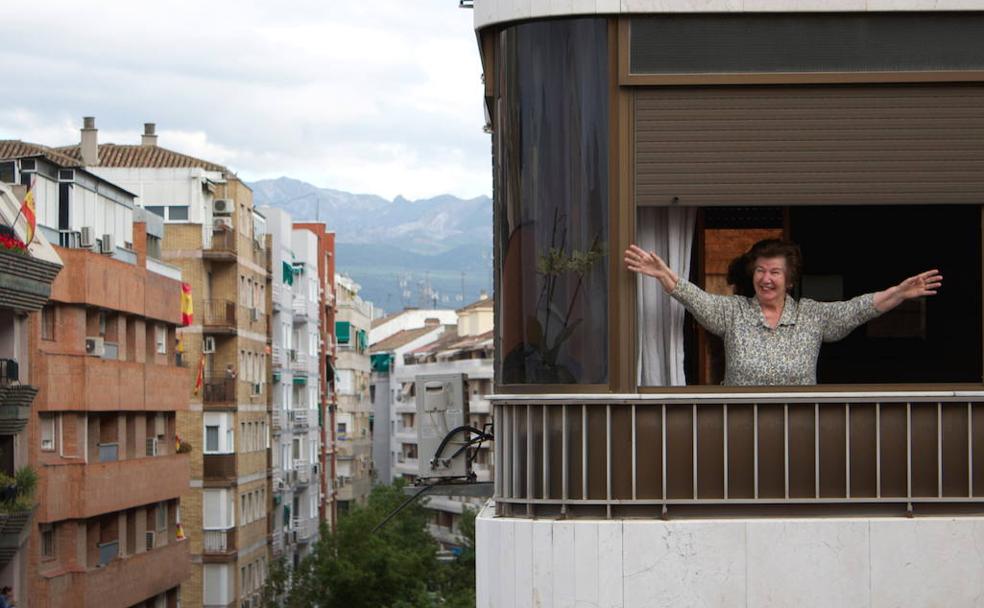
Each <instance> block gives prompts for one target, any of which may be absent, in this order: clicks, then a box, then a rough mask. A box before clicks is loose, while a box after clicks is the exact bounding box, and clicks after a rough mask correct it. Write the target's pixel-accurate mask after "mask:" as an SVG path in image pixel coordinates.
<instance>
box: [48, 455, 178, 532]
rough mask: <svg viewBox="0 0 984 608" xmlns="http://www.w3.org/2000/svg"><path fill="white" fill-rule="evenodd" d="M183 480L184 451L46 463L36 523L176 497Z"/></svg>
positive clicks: (78, 516) (81, 517) (73, 517)
mask: <svg viewBox="0 0 984 608" xmlns="http://www.w3.org/2000/svg"><path fill="white" fill-rule="evenodd" d="M147 480H153V483H147ZM188 483H189V464H188V455H187V454H173V455H170V456H154V457H147V458H132V459H129V460H117V461H109V462H90V463H89V464H83V463H77V464H75V463H73V464H53V465H45V467H44V471H43V475H42V477H41V484H42V485H44V487H45V494H44V496H45V500H43V501H42V502H41V504H40V505H39V506H38V511H37V516H38V519H39V521H41V522H53V521H61V520H64V519H86V518H88V517H94V516H96V515H101V514H103V513H110V512H113V511H123V510H125V509H129V508H131V507H135V506H139V505H146V504H151V503H155V502H160V501H164V500H171V499H174V498H178V497H179V496H181V495H182V494H183V493H184V492H185V491H186V490H187V489H188Z"/></svg>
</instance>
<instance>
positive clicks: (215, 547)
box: [202, 528, 236, 553]
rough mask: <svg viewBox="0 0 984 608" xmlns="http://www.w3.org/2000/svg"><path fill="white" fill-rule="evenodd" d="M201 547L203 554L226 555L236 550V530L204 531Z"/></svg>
mask: <svg viewBox="0 0 984 608" xmlns="http://www.w3.org/2000/svg"><path fill="white" fill-rule="evenodd" d="M204 532H205V534H204V539H203V542H202V547H203V550H204V552H205V553H228V552H230V551H235V550H236V529H235V528H229V529H228V530H205V531H204Z"/></svg>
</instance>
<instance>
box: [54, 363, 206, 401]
mask: <svg viewBox="0 0 984 608" xmlns="http://www.w3.org/2000/svg"><path fill="white" fill-rule="evenodd" d="M42 373H43V374H44V375H43V379H42V380H41V382H39V384H41V385H43V386H44V387H45V390H44V391H43V395H42V396H41V397H40V398H39V400H38V404H37V407H38V408H39V409H41V410H49V409H56V410H88V411H119V410H129V411H134V410H151V411H183V410H186V409H188V387H189V386H191V383H192V382H193V379H192V376H191V373H192V372H191V370H190V369H189V368H186V367H178V366H172V365H155V364H153V363H137V362H134V361H117V360H112V359H101V358H98V357H89V356H86V355H54V354H50V355H47V357H46V365H45V366H44V367H43V368H42Z"/></svg>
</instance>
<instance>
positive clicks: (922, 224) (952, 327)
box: [637, 205, 982, 387]
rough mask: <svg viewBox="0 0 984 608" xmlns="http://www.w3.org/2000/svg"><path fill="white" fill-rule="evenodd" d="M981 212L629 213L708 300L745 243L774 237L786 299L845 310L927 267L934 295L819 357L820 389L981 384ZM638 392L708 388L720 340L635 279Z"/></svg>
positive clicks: (763, 209)
mask: <svg viewBox="0 0 984 608" xmlns="http://www.w3.org/2000/svg"><path fill="white" fill-rule="evenodd" d="M981 226H982V210H981V207H979V206H976V205H880V206H879V205H860V206H791V207H787V206H754V207H753V206H748V207H709V206H708V207H691V208H686V207H678V208H667V207H662V208H661V207H640V209H639V212H638V220H637V240H638V242H639V243H640V244H641V245H642V246H643V247H644V248H646V249H649V250H655V251H657V252H658V253H659V254H660V255H662V256H663V257H664V258H665V259H667V261H668V262H669V264H670V265H671V267H673V268H674V270H676V271H677V272H678V273H680V274H681V275H682V276H686V277H688V278H689V280H690V281H691V282H693V283H694V284H696V285H698V286H700V287H701V288H703V289H704V290H705V291H708V292H710V293H717V294H724V295H730V294H731V293H733V291H732V288H731V286H729V285H728V284H727V277H726V275H727V268H728V264H729V263H730V261H731V260H732V259H734V258H735V257H737V256H739V255H740V254H741V253H743V252H744V251H747V249H748V248H749V247H750V246H751V244H753V243H755V242H756V241H758V240H760V239H763V238H786V239H790V240H792V241H794V242H796V243H798V244H799V245H800V247H801V249H802V252H803V269H802V276H801V277H800V280H799V281H798V282H797V283H796V284H795V285H794V288H793V296H794V297H796V298H810V299H814V300H818V301H837V300H846V299H849V298H852V297H854V296H857V295H861V294H864V293H870V292H875V291H879V290H882V289H885V288H887V287H890V286H892V285H895V284H897V283H898V282H899V281H901V280H902V279H904V278H906V277H908V276H911V275H914V274H916V273H918V272H921V271H923V270H928V269H931V268H939V269H940V270H941V272H942V273H943V275H944V277H945V283H944V288H943V289H942V290H941V291H940V293H939V294H937V295H936V296H933V297H931V298H925V299H920V300H912V301H909V302H906V303H904V304H902V305H901V306H899V307H897V308H896V309H894V310H892V311H890V312H888V313H886V314H884V315H882V316H880V317H878V318H877V319H875V320H873V321H870V322H869V323H867V324H865V325H863V326H861V327H859V328H857V329H855V330H854V331H853V332H851V334H849V335H848V336H847V337H846V338H844V339H843V340H841V341H838V342H832V343H826V344H824V345H823V346H822V347H821V350H820V359H819V362H818V367H817V380H818V383H820V384H897V383H980V382H981V381H982V297H981V293H982V279H981V277H982V265H981V257H982V255H981V254H982V248H981V246H982V241H981ZM638 307H639V328H640V331H639V361H638V363H639V384H640V386H643V387H645V386H680V385H714V384H720V383H721V381H722V379H723V376H724V354H723V346H722V343H721V340H720V339H719V338H717V337H716V336H714V335H712V334H710V333H709V332H707V331H705V330H704V329H703V328H701V327H699V326H698V325H697V323H696V322H695V320H694V319H693V318H692V317H691V316H690V314H689V313H685V312H684V310H683V307H682V306H680V305H679V304H678V303H677V302H675V301H672V300H671V299H670V298H669V297H668V296H666V295H665V294H663V293H662V289H661V288H660V287H659V285H658V283H657V282H656V281H653V280H651V279H643V280H641V281H640V288H639V292H638Z"/></svg>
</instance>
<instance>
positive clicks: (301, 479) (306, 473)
mask: <svg viewBox="0 0 984 608" xmlns="http://www.w3.org/2000/svg"><path fill="white" fill-rule="evenodd" d="M294 471H295V473H296V480H297V483H298V484H300V485H305V486H306V485H308V484H310V483H311V463H310V462H307V461H306V460H295V461H294Z"/></svg>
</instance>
